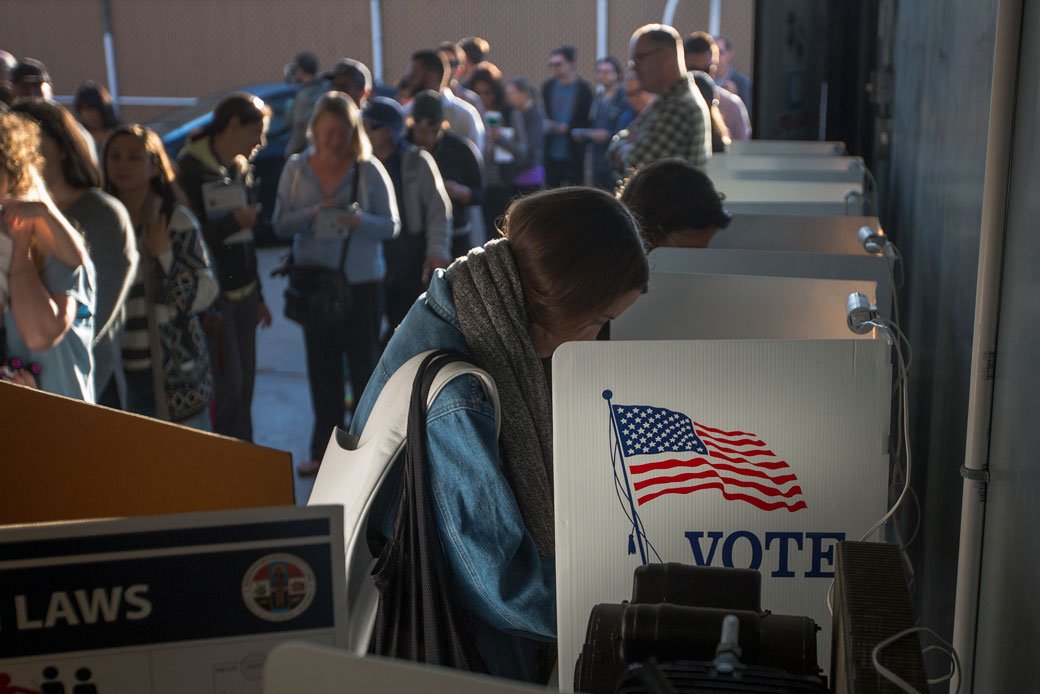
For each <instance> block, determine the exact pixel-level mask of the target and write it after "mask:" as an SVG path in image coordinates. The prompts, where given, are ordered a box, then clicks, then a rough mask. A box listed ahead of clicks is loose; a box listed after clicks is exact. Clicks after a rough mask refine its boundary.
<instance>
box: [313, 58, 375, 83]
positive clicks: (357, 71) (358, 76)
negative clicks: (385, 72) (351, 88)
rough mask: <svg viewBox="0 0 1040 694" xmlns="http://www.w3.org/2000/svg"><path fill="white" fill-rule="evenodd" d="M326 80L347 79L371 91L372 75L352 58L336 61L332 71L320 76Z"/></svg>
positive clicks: (364, 66) (362, 64)
mask: <svg viewBox="0 0 1040 694" xmlns="http://www.w3.org/2000/svg"><path fill="white" fill-rule="evenodd" d="M322 77H324V78H325V79H327V80H330V81H331V80H334V79H336V78H337V77H349V78H351V79H353V80H354V81H355V83H359V84H362V85H363V86H364V88H365V89H366V90H369V91H371V89H372V73H371V71H369V69H368V67H367V66H366V65H365V64H364V63H362V62H359V61H357V60H354V59H353V58H342V59H340V60H337V61H336V64H335V65H333V66H332V69H331V70H329V71H328V72H326V73H325V74H324V75H322Z"/></svg>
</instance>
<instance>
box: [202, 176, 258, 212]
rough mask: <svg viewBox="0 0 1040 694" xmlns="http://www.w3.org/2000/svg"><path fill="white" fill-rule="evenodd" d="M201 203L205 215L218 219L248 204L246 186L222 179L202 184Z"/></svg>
mask: <svg viewBox="0 0 1040 694" xmlns="http://www.w3.org/2000/svg"><path fill="white" fill-rule="evenodd" d="M202 203H203V207H204V208H205V209H206V216H207V217H210V218H213V219H218V218H220V217H223V216H224V215H227V214H231V212H233V211H235V210H237V209H238V208H240V207H245V206H246V205H248V204H249V196H248V195H246V187H245V186H244V185H242V183H240V182H238V181H230V180H228V179H224V180H222V181H210V182H209V183H203V184H202Z"/></svg>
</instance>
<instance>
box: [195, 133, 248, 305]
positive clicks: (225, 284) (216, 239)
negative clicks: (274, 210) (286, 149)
mask: <svg viewBox="0 0 1040 694" xmlns="http://www.w3.org/2000/svg"><path fill="white" fill-rule="evenodd" d="M177 163H178V165H179V166H180V173H179V175H178V177H177V181H178V183H179V184H180V186H181V188H182V189H183V190H184V193H185V194H186V195H187V196H188V201H189V202H190V203H191V209H192V211H193V212H194V213H195V216H196V217H198V220H199V226H200V227H202V236H203V238H204V239H205V240H206V245H207V246H209V249H210V251H211V252H212V254H213V258H214V261H215V264H216V270H217V279H218V281H219V282H220V289H221V290H222V291H223V292H225V293H227V292H236V293H243V294H245V293H248V292H247V291H243V290H248V289H250V288H251V286H252V285H254V284H256V285H258V286H259V283H260V279H259V276H258V275H257V267H256V245H255V244H254V242H253V241H235V242H233V243H226V241H227V238H228V237H229V236H231V235H232V234H235V233H237V232H238V231H239V228H238V223H237V222H235V218H234V216H233V215H232V214H231V213H227V214H224V215H222V216H221V217H220V218H218V219H209V218H208V217H207V215H206V204H205V202H204V201H203V196H202V186H203V184H206V183H211V182H214V181H241V182H242V183H243V184H244V185H245V187H246V191H247V192H248V194H249V198H250V200H251V199H252V197H253V190H252V189H253V173H252V167H251V166H250V164H249V162H248V161H247V160H246V158H245V157H237V158H236V159H235V163H234V165H233V166H232V168H230V169H229V168H227V167H225V166H223V165H222V164H221V163H220V161H219V160H218V159H217V155H216V154H215V153H214V152H213V146H212V138H210V137H203V138H201V139H198V140H195V141H194V142H189V143H188V144H187V145H185V146H184V149H182V150H181V153H180V156H179V157H178V158H177Z"/></svg>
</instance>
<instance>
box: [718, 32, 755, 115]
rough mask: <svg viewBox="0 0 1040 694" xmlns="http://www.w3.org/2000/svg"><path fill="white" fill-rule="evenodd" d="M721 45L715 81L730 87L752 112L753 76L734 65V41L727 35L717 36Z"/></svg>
mask: <svg viewBox="0 0 1040 694" xmlns="http://www.w3.org/2000/svg"><path fill="white" fill-rule="evenodd" d="M715 43H716V44H718V46H719V69H718V71H717V72H716V73H715V81H716V82H718V83H719V85H720V86H721V87H722V88H723V89H728V90H729V91H731V92H733V93H734V94H736V95H737V96H739V97H740V100H741V101H743V102H744V107H745V108H746V109H747V112H748V113H749V114H750V113H751V78H750V77H748V76H747V75H745V74H744V73H743V72H741V71H740V70H738V69H737V68H735V67H733V43H732V42H731V41H730V40H729V39H728V38H726V37H725V36H716V37H715Z"/></svg>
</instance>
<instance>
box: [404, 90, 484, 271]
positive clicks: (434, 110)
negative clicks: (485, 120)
mask: <svg viewBox="0 0 1040 694" xmlns="http://www.w3.org/2000/svg"><path fill="white" fill-rule="evenodd" d="M408 122H409V128H408V140H409V141H410V142H411V143H413V144H415V145H418V146H419V147H422V148H423V149H424V150H426V151H427V152H429V153H430V154H432V155H433V160H434V161H435V162H436V164H437V169H438V170H439V171H440V174H441V179H442V180H443V181H444V190H445V191H447V193H448V198H449V199H450V200H451V212H452V241H451V256H452V257H453V258H457V257H459V256H460V255H465V254H466V252H467V251H469V249H470V248H471V247H472V246H471V244H470V227H469V206H470V205H480V204H481V201H482V199H483V195H484V167H483V161H482V157H481V156H480V152H478V151H477V148H476V147H475V146H474V145H473V143H472V142H470V141H469V140H467V139H466V138H464V137H461V136H460V135H458V134H456V133H453V132H451V130H449V129H448V124H447V121H445V120H444V110H443V108H442V106H441V98H440V95H439V94H438V93H437V92H434V91H425V92H419V93H418V94H416V95H415V99H414V101H413V102H412V115H411V116H410V117H409V119H408Z"/></svg>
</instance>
